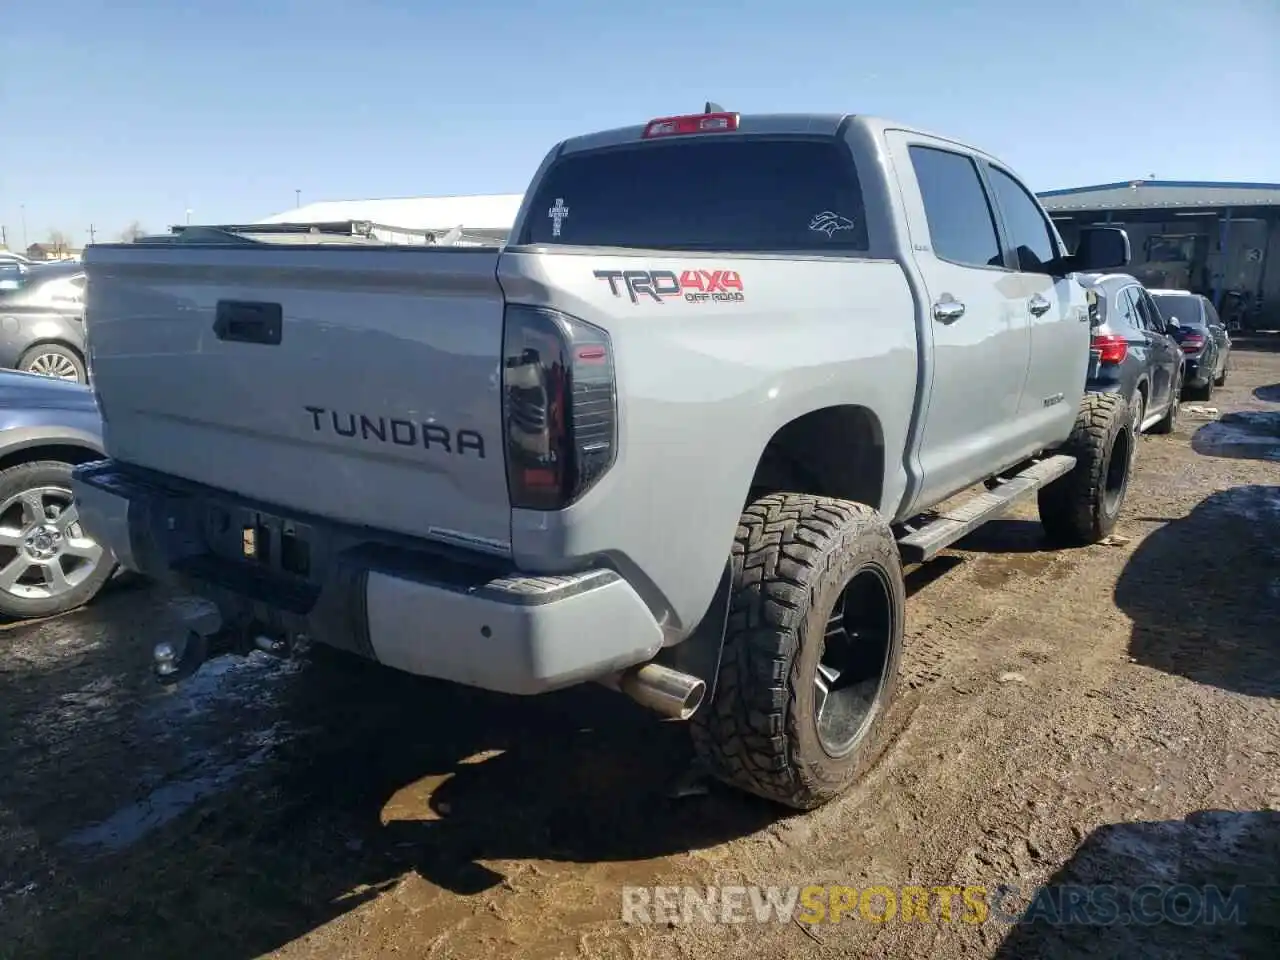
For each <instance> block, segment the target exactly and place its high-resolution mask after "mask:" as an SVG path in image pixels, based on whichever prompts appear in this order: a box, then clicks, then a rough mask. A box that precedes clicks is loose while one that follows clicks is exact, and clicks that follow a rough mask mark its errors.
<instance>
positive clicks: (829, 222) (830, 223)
mask: <svg viewBox="0 0 1280 960" xmlns="http://www.w3.org/2000/svg"><path fill="white" fill-rule="evenodd" d="M853 227H854V223H853V221H852V220H850V219H849V218H848V217H842V216H840V214H838V213H835V212H833V211H831V210H823V211H822V212H821V213H819V214H817V215H816V216H815V217H814V218H813V219H812V220H810V221H809V229H810V230H812V231H814V232H815V233H825V234H826V235H827V236H828V237H833V236H835V233H836V231H837V230H852V229H853Z"/></svg>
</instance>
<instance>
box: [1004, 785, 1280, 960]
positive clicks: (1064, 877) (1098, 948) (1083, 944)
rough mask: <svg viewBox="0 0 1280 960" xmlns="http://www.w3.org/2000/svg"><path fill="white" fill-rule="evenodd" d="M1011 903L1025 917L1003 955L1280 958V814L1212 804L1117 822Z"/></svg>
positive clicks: (1020, 959)
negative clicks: (1171, 815) (1174, 816)
mask: <svg viewBox="0 0 1280 960" xmlns="http://www.w3.org/2000/svg"><path fill="white" fill-rule="evenodd" d="M1006 902H1008V903H1009V904H1010V905H1016V907H1017V908H1018V910H1017V911H1011V912H1020V915H1021V917H1022V919H1021V920H1020V921H1019V922H1018V923H1017V924H1015V925H1014V926H1013V928H1012V929H1011V930H1010V932H1009V934H1008V935H1007V936H1006V937H1005V939H1004V941H1003V942H1002V943H1001V945H1000V948H999V949H998V950H997V952H996V957H997V960H1029V958H1036V960H1066V958H1075V957H1096V956H1104V957H1185V958H1187V960H1227V958H1231V960H1242V958H1253V957H1257V958H1264V957H1275V956H1276V955H1277V954H1276V948H1277V944H1280V813H1277V812H1275V811H1256V812H1243V813H1242V812H1236V811H1230V810H1205V811H1201V812H1198V813H1194V814H1192V815H1191V816H1189V817H1187V818H1186V819H1185V820H1167V821H1157V822H1146V823H1143V822H1139V823H1118V824H1110V825H1108V826H1105V827H1101V828H1099V829H1097V830H1095V831H1094V832H1093V833H1092V834H1090V835H1089V836H1088V837H1087V838H1086V839H1085V841H1084V843H1083V844H1081V846H1080V848H1079V849H1078V850H1077V851H1076V853H1075V855H1074V856H1073V857H1072V858H1071V859H1070V860H1069V861H1068V862H1067V863H1066V864H1065V865H1064V866H1063V867H1062V869H1061V870H1059V871H1058V872H1057V873H1056V874H1055V875H1054V876H1053V877H1052V878H1050V880H1049V882H1048V883H1047V884H1045V885H1044V886H1043V887H1041V888H1039V889H1031V888H1028V889H1026V890H1020V891H1016V892H1011V893H1010V894H1009V895H1008V898H1007V901H1006Z"/></svg>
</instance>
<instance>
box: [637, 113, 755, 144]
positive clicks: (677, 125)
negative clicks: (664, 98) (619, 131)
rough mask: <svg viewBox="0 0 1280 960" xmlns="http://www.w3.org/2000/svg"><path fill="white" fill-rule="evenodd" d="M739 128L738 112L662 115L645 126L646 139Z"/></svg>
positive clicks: (729, 130) (720, 131)
mask: <svg viewBox="0 0 1280 960" xmlns="http://www.w3.org/2000/svg"><path fill="white" fill-rule="evenodd" d="M737 129H738V114H736V113H693V114H690V115H689V116H686V117H660V118H659V119H657V120H650V121H649V123H648V124H647V125H646V126H645V128H644V139H646V140H651V139H652V138H654V137H670V136H675V135H678V134H684V133H728V132H732V131H734V130H737Z"/></svg>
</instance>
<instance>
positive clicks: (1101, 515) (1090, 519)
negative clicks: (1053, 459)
mask: <svg viewBox="0 0 1280 960" xmlns="http://www.w3.org/2000/svg"><path fill="white" fill-rule="evenodd" d="M1136 442H1137V435H1136V434H1135V433H1134V424H1133V406H1132V405H1131V404H1130V403H1128V402H1127V401H1126V400H1125V398H1124V397H1123V396H1121V395H1120V394H1117V393H1087V394H1085V396H1084V400H1083V401H1082V402H1081V404H1080V412H1079V414H1078V415H1077V416H1076V423H1075V428H1074V429H1073V430H1072V432H1071V437H1070V439H1068V440H1067V442H1066V444H1065V445H1064V446H1063V447H1062V450H1061V451H1060V452H1062V453H1067V454H1070V455H1071V456H1073V457H1075V458H1076V465H1075V466H1074V467H1073V468H1072V469H1071V471H1070V472H1069V473H1067V474H1066V475H1065V476H1063V477H1060V478H1059V479H1057V480H1055V481H1053V483H1051V484H1049V485H1048V486H1046V487H1043V488H1041V490H1040V493H1039V502H1040V523H1041V524H1042V525H1043V527H1044V531H1045V534H1046V536H1047V537H1048V538H1049V540H1050V541H1051V542H1052V543H1055V544H1057V545H1061V546H1084V545H1086V544H1090V543H1097V542H1098V541H1099V540H1102V539H1104V538H1105V537H1106V536H1107V535H1108V534H1110V533H1111V531H1112V530H1113V529H1115V525H1116V520H1117V519H1119V516H1120V510H1121V509H1122V508H1123V506H1124V498H1125V494H1126V493H1127V492H1128V487H1129V480H1130V475H1131V473H1132V467H1133V453H1132V451H1133V445H1134V444H1135V443H1136ZM1117 456H1118V457H1121V458H1123V467H1122V469H1123V475H1122V477H1121V478H1120V484H1119V487H1118V495H1116V496H1108V481H1109V480H1111V481H1114V480H1115V478H1116V475H1115V474H1113V473H1112V464H1113V462H1114V461H1115V459H1116V457H1117ZM1119 469H1121V466H1120V465H1119V464H1117V470H1119Z"/></svg>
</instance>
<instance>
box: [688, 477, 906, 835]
mask: <svg viewBox="0 0 1280 960" xmlns="http://www.w3.org/2000/svg"><path fill="white" fill-rule="evenodd" d="M732 564H733V575H734V593H733V597H732V600H731V604H730V609H729V622H728V628H727V630H726V632H725V640H724V651H723V654H722V656H721V660H720V672H719V676H718V678H717V683H716V690H715V694H714V698H713V700H712V702H711V703H709V704H706V705H705V706H704V707H703V708H702V709H701V710H699V711H698V712H697V713H696V714H694V717H693V721H692V733H693V740H694V746H695V748H696V749H697V752H698V754H699V757H700V759H701V760H702V761H703V762H704V763H705V764H706V765H707V767H708V769H709V770H710V771H711V772H712V773H713V774H714V775H716V776H717V777H719V778H720V779H721V780H724V781H725V782H727V783H729V784H731V785H732V786H735V787H738V788H740V789H742V790H746V791H748V792H750V793H754V794H756V795H758V796H762V797H765V798H766V799H769V800H773V801H775V802H778V803H781V804H784V805H786V806H789V807H794V808H796V809H801V810H807V809H812V808H814V807H817V806H820V805H822V804H824V803H826V802H828V801H830V800H833V799H835V798H836V797H838V796H839V795H840V794H841V793H843V792H844V791H845V790H846V789H848V787H849V786H850V785H851V784H852V783H853V782H854V781H856V780H857V779H858V777H859V776H860V775H861V774H862V772H863V771H864V770H865V769H866V767H867V766H868V765H869V764H870V762H871V759H872V758H873V756H874V750H873V745H874V743H875V740H876V733H877V731H878V728H879V724H880V721H881V719H882V718H883V716H884V714H885V711H886V710H887V708H888V705H889V702H890V700H891V699H892V696H893V691H894V687H895V684H896V680H897V673H898V661H899V658H900V656H901V651H902V632H903V622H904V610H905V606H906V595H905V588H904V585H903V580H902V562H901V560H900V558H899V556H898V547H897V543H896V542H895V540H894V537H893V533H892V532H891V531H890V529H889V525H888V523H886V522H885V520H884V518H883V517H881V516H880V514H879V513H877V512H876V511H875V510H873V509H872V508H871V507H868V506H864V505H863V504H859V503H851V502H849V501H846V500H835V499H831V498H827V497H815V496H809V495H803V494H794V493H776V494H771V495H769V496H766V497H762V498H760V499H759V500H756V501H755V502H754V503H751V504H749V505H748V506H747V508H746V510H745V511H744V512H743V514H742V518H741V520H740V521H739V525H738V532H737V536H736V537H735V539H734V544H733V553H732Z"/></svg>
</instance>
